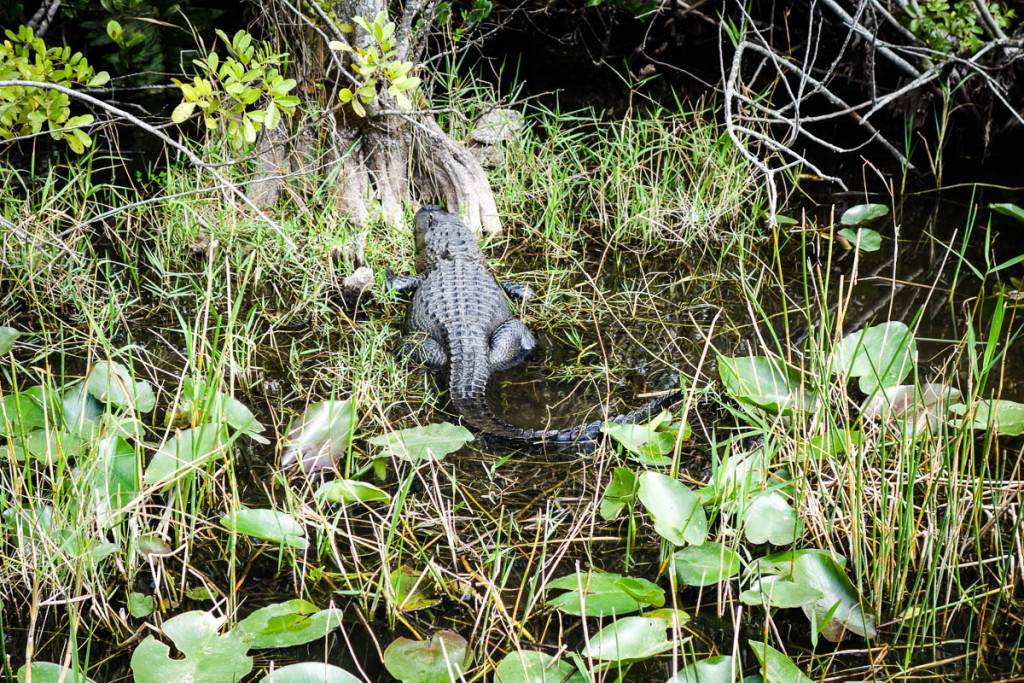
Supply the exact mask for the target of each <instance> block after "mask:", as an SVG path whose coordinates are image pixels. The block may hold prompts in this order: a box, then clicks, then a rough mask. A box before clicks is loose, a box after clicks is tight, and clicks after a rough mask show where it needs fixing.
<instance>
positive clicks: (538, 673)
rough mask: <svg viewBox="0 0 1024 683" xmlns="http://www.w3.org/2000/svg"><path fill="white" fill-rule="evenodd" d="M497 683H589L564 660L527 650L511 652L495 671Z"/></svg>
mask: <svg viewBox="0 0 1024 683" xmlns="http://www.w3.org/2000/svg"><path fill="white" fill-rule="evenodd" d="M494 680H495V683H587V679H586V678H584V677H583V674H581V673H580V672H579V671H577V670H576V667H575V666H573V665H572V664H570V663H569V662H568V661H566V660H564V659H559V660H557V661H556V660H555V658H554V657H552V656H551V655H549V654H545V653H543V652H537V651H536V650H526V651H519V652H509V653H508V654H507V655H505V658H504V659H502V660H501V662H499V663H498V666H497V667H496V668H495V669H494Z"/></svg>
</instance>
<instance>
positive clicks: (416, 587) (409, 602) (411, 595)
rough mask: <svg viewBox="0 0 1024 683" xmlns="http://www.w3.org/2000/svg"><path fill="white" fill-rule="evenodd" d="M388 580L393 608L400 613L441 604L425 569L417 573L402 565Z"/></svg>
mask: <svg viewBox="0 0 1024 683" xmlns="http://www.w3.org/2000/svg"><path fill="white" fill-rule="evenodd" d="M389 580H390V583H391V594H392V595H394V604H395V608H396V609H398V610H399V611H400V612H415V611H416V610H421V609H426V608H428V607H433V606H434V605H436V604H437V603H439V602H441V598H439V597H438V596H437V594H436V593H437V592H436V590H435V588H434V579H433V578H432V577H431V576H430V572H429V571H427V570H426V569H424V570H423V571H422V572H418V571H416V570H415V569H413V568H412V567H408V566H406V565H402V566H401V567H399V569H398V571H396V572H391V576H390V579H389ZM389 597H390V596H389Z"/></svg>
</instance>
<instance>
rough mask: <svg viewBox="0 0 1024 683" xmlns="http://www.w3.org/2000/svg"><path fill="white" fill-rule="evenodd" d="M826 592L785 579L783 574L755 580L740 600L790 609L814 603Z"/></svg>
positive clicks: (747, 603)
mask: <svg viewBox="0 0 1024 683" xmlns="http://www.w3.org/2000/svg"><path fill="white" fill-rule="evenodd" d="M824 597H825V596H824V594H823V593H822V592H821V591H820V590H818V589H817V588H814V587H812V586H808V585H807V584H803V583H797V582H795V581H790V580H789V579H784V578H782V577H781V576H764V577H762V578H761V579H760V580H758V581H755V582H754V584H753V586H752V587H751V588H750V590H745V591H743V592H742V593H740V601H741V602H742V603H743V604H745V605H763V606H766V607H778V608H781V609H790V608H794V607H803V606H804V605H813V604H814V603H816V602H818V601H819V600H821V599H822V598H824Z"/></svg>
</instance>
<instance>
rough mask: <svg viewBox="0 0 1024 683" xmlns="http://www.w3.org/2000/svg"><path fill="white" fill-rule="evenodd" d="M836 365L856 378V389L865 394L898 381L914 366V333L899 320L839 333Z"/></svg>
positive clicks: (915, 356) (915, 352) (915, 353)
mask: <svg viewBox="0 0 1024 683" xmlns="http://www.w3.org/2000/svg"><path fill="white" fill-rule="evenodd" d="M837 353H838V358H837V363H836V368H837V369H838V370H839V371H840V372H841V373H842V374H843V375H845V376H850V377H856V378H858V385H859V386H860V390H861V391H863V392H864V393H865V394H868V395H869V396H870V395H872V394H874V393H875V392H876V391H877V390H878V389H880V388H882V387H891V386H895V385H897V384H899V383H900V382H902V381H903V379H904V378H905V377H906V376H907V375H908V374H910V372H911V371H912V370H913V369H914V363H915V362H916V359H917V344H916V342H915V341H914V334H913V332H911V331H910V329H909V328H908V327H907V326H906V325H904V324H903V323H901V322H898V321H894V322H888V323H883V324H881V325H871V326H869V327H865V328H864V329H862V330H860V331H858V332H854V333H852V334H848V335H847V336H845V337H843V341H842V342H840V344H839V348H838V351H837Z"/></svg>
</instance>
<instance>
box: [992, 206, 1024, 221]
mask: <svg viewBox="0 0 1024 683" xmlns="http://www.w3.org/2000/svg"><path fill="white" fill-rule="evenodd" d="M988 208H990V209H992V210H993V211H995V212H997V213H1001V214H1003V215H1004V216H1009V217H1010V218H1016V219H1017V220H1019V221H1020V222H1021V223H1024V209H1022V208H1020V207H1019V206H1017V205H1016V204H1010V203H1006V204H989V205H988Z"/></svg>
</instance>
